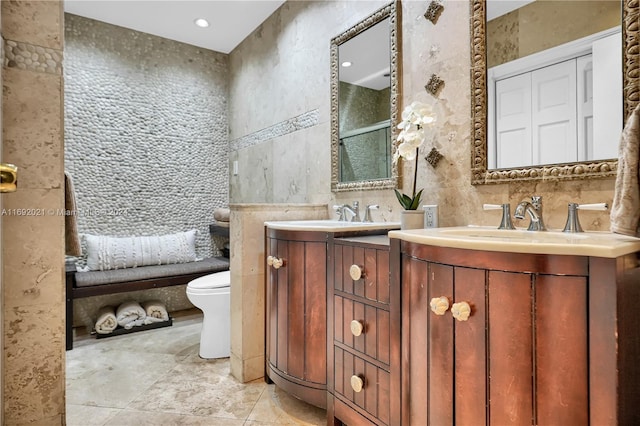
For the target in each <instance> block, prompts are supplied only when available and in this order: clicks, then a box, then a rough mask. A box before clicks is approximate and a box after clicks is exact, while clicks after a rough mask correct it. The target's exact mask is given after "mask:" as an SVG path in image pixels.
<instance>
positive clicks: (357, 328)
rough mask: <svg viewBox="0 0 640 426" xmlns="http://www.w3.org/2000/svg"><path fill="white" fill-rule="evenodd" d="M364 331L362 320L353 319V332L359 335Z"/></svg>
mask: <svg viewBox="0 0 640 426" xmlns="http://www.w3.org/2000/svg"><path fill="white" fill-rule="evenodd" d="M363 331H364V324H363V323H362V321H358V320H353V321H351V334H353V335H354V336H356V337H357V336H359V335H361V334H362V332H363Z"/></svg>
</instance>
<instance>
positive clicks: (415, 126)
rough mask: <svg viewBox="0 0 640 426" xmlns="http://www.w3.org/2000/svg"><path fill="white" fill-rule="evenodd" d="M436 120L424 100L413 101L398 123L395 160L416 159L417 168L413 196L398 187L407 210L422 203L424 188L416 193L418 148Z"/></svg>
mask: <svg viewBox="0 0 640 426" xmlns="http://www.w3.org/2000/svg"><path fill="white" fill-rule="evenodd" d="M435 121H436V116H435V114H434V112H433V108H432V107H431V105H429V104H425V103H423V102H418V101H415V102H412V103H411V105H409V106H407V107H406V108H405V109H404V110H403V111H402V121H401V122H400V124H398V129H400V133H399V134H398V142H400V143H399V144H398V147H397V149H396V152H395V154H394V156H393V161H394V162H397V161H398V160H399V159H400V157H402V158H404V159H405V160H407V161H413V160H414V159H415V160H416V168H415V170H414V176H413V197H409V196H408V195H406V194H400V192H399V191H398V190H397V189H396V190H395V192H396V196H397V197H398V201H399V202H400V204H401V205H402V207H404V208H405V209H406V210H416V209H417V208H418V206H419V205H420V197H421V196H422V190H420V192H418V193H417V194H416V179H417V176H418V164H417V157H418V150H419V148H420V147H421V146H422V144H423V143H424V139H425V130H426V127H428V126H432V125H433V124H434V123H435Z"/></svg>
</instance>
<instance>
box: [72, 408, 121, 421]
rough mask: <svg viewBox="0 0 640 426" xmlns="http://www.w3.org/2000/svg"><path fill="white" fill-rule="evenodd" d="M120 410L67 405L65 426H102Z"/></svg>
mask: <svg viewBox="0 0 640 426" xmlns="http://www.w3.org/2000/svg"><path fill="white" fill-rule="evenodd" d="M121 411H122V410H121V409H119V408H105V407H92V406H88V405H75V404H67V418H66V425H67V426H102V425H104V424H106V423H107V422H108V421H109V420H111V419H113V418H114V417H116V416H117V415H118V413H120V412H121Z"/></svg>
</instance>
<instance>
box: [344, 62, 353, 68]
mask: <svg viewBox="0 0 640 426" xmlns="http://www.w3.org/2000/svg"><path fill="white" fill-rule="evenodd" d="M351 65H353V64H352V63H351V62H349V61H344V62H343V63H342V66H343V67H345V68H348V67H350V66H351Z"/></svg>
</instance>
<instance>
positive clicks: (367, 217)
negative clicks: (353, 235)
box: [363, 204, 380, 222]
mask: <svg viewBox="0 0 640 426" xmlns="http://www.w3.org/2000/svg"><path fill="white" fill-rule="evenodd" d="M379 208H380V206H379V205H377V204H367V207H366V208H365V210H364V220H363V222H373V220H372V219H371V210H378V209H379Z"/></svg>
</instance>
